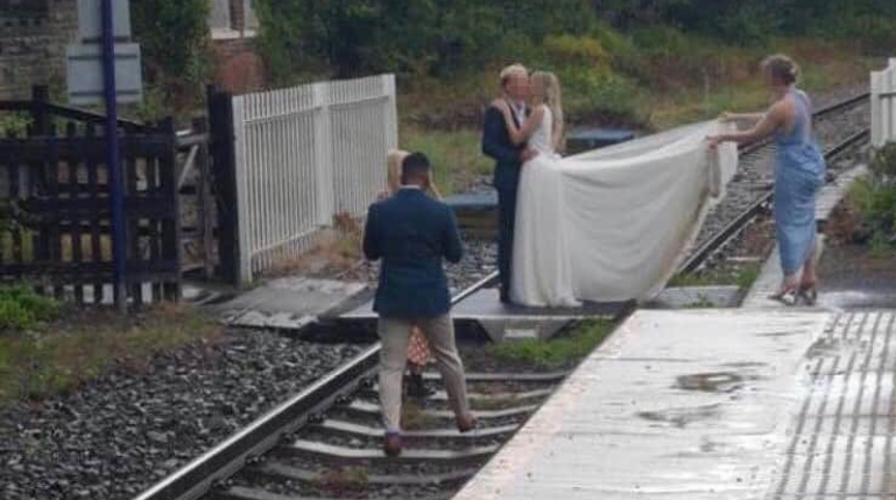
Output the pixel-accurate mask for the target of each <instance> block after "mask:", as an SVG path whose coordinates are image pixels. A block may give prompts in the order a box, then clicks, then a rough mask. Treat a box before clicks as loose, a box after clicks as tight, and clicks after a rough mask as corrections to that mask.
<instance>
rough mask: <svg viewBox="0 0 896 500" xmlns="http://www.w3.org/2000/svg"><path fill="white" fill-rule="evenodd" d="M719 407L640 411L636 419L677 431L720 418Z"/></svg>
mask: <svg viewBox="0 0 896 500" xmlns="http://www.w3.org/2000/svg"><path fill="white" fill-rule="evenodd" d="M720 407H721V405H719V404H713V405H707V406H698V407H696V408H670V409H668V410H662V411H642V412H639V413H638V417H639V418H642V419H644V420H649V421H651V422H663V423H668V424H672V425H674V426H675V427H677V428H679V429H684V428H685V427H687V426H688V425H690V424H692V423H694V422H700V421H705V420H711V419H718V418H719V417H720V416H721V411H720Z"/></svg>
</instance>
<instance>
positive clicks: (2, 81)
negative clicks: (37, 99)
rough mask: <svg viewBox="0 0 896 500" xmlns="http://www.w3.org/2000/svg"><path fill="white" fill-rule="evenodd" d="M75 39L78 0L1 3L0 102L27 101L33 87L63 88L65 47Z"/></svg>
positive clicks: (9, 1) (7, 1)
mask: <svg viewBox="0 0 896 500" xmlns="http://www.w3.org/2000/svg"><path fill="white" fill-rule="evenodd" d="M32 2H33V3H32ZM41 2H42V3H41ZM24 4H28V6H27V8H26V7H24V6H23V5H24ZM35 4H40V5H41V6H42V7H43V8H35V7H34V5H35ZM77 35H78V6H77V0H27V2H22V4H18V3H17V2H16V1H15V0H3V1H2V2H0V99H14V98H27V97H28V96H29V95H30V88H31V86H32V85H53V86H64V84H65V50H66V46H67V45H68V44H70V43H73V42H75V41H77V38H78V36H77Z"/></svg>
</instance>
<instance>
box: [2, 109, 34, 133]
mask: <svg viewBox="0 0 896 500" xmlns="http://www.w3.org/2000/svg"><path fill="white" fill-rule="evenodd" d="M30 124H31V118H30V117H29V116H28V115H25V114H23V113H0V138H4V137H9V136H14V137H21V136H24V135H25V133H26V132H27V130H28V126H29V125H30Z"/></svg>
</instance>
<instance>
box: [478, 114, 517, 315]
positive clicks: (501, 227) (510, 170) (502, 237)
mask: <svg viewBox="0 0 896 500" xmlns="http://www.w3.org/2000/svg"><path fill="white" fill-rule="evenodd" d="M511 114H512V115H513V119H514V122H516V125H517V127H519V126H520V123H519V122H518V121H517V118H516V115H515V114H514V113H511ZM525 148H526V146H525V144H522V145H519V146H516V145H514V144H513V141H511V140H510V134H509V133H508V132H507V125H506V123H505V122H504V114H503V113H502V112H501V111H500V110H499V109H497V108H495V107H494V106H489V108H488V109H487V110H486V112H485V121H484V124H483V127H482V152H483V153H485V155H486V156H489V157H491V158H493V159H494V160H495V161H496V162H497V163H496V165H495V177H494V185H495V189H496V190H497V191H498V273H499V274H500V277H501V300H503V301H506V300H508V297H509V296H508V294H509V293H510V280H511V270H512V269H513V267H512V264H513V228H514V223H515V222H516V190H517V188H518V187H519V184H520V169H521V167H522V166H523V161H522V158H521V155H522V153H523V150H524V149H525Z"/></svg>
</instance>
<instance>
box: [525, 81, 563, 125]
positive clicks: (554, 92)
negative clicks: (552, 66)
mask: <svg viewBox="0 0 896 500" xmlns="http://www.w3.org/2000/svg"><path fill="white" fill-rule="evenodd" d="M536 78H538V79H540V80H541V81H542V82H544V104H545V106H547V107H548V109H550V110H551V115H552V116H553V118H554V123H553V124H552V125H553V128H554V130H559V129H560V128H561V127H563V90H562V89H561V88H560V79H559V78H557V75H555V74H553V73H551V72H550V71H536V72H534V73H532V79H533V80H534V79H536Z"/></svg>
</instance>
